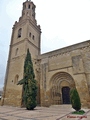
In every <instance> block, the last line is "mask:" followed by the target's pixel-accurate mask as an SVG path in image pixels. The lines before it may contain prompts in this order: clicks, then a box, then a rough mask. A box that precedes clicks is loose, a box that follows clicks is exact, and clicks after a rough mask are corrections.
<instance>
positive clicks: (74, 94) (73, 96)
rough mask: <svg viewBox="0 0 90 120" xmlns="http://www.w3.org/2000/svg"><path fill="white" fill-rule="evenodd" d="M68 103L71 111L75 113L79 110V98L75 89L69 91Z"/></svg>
mask: <svg viewBox="0 0 90 120" xmlns="http://www.w3.org/2000/svg"><path fill="white" fill-rule="evenodd" d="M70 101H71V104H72V108H73V109H75V110H76V111H79V110H80V109H81V102H80V97H79V94H78V92H77V90H76V89H75V88H73V89H71V90H70Z"/></svg>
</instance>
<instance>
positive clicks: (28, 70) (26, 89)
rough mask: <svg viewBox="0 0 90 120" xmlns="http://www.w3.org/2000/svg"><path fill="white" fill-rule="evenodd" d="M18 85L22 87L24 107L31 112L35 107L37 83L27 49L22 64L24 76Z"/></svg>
mask: <svg viewBox="0 0 90 120" xmlns="http://www.w3.org/2000/svg"><path fill="white" fill-rule="evenodd" d="M18 85H23V102H24V105H25V106H26V108H27V110H33V109H34V108H35V107H36V105H37V102H36V96H37V83H36V80H35V74H34V70H33V63H32V60H31V54H30V52H29V49H28V50H27V56H26V59H25V62H24V76H23V79H22V80H20V81H19V82H18Z"/></svg>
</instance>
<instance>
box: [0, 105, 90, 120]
mask: <svg viewBox="0 0 90 120" xmlns="http://www.w3.org/2000/svg"><path fill="white" fill-rule="evenodd" d="M82 110H84V111H85V114H83V115H72V114H71V112H72V111H75V110H74V109H73V108H72V107H71V105H53V106H50V107H38V106H37V107H36V108H35V110H32V111H30V110H26V108H19V107H10V106H0V120H90V109H83V108H82Z"/></svg>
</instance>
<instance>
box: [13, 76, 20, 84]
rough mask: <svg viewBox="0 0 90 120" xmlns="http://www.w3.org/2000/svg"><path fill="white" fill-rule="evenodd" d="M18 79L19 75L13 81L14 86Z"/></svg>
mask: <svg viewBox="0 0 90 120" xmlns="http://www.w3.org/2000/svg"><path fill="white" fill-rule="evenodd" d="M18 79H19V75H16V76H15V79H14V84H17V83H18Z"/></svg>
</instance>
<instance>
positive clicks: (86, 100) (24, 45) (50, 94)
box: [1, 0, 90, 107]
mask: <svg viewBox="0 0 90 120" xmlns="http://www.w3.org/2000/svg"><path fill="white" fill-rule="evenodd" d="M35 8H36V6H35V5H34V3H33V2H32V1H30V0H26V1H25V2H24V3H23V8H22V15H21V17H20V18H19V21H16V22H15V24H14V25H13V28H12V36H11V43H10V49H9V56H8V62H7V69H6V76H5V83H4V89H3V95H2V100H1V102H2V105H10V106H20V107H22V105H23V101H22V96H23V87H22V86H20V85H17V82H18V81H19V80H21V79H22V78H23V71H24V61H25V57H26V54H27V49H28V48H29V51H30V53H31V57H32V61H33V67H34V73H35V79H36V80H37V84H38V93H37V103H38V105H40V106H47V107H48V106H51V105H62V104H70V96H69V92H70V89H71V88H77V91H78V93H79V96H80V99H81V104H82V106H83V107H90V40H88V41H85V42H82V43H78V44H74V45H71V46H68V47H64V48H61V49H58V50H54V51H51V52H47V53H44V54H41V53H40V52H41V51H40V43H41V28H40V25H37V20H36V19H35Z"/></svg>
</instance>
